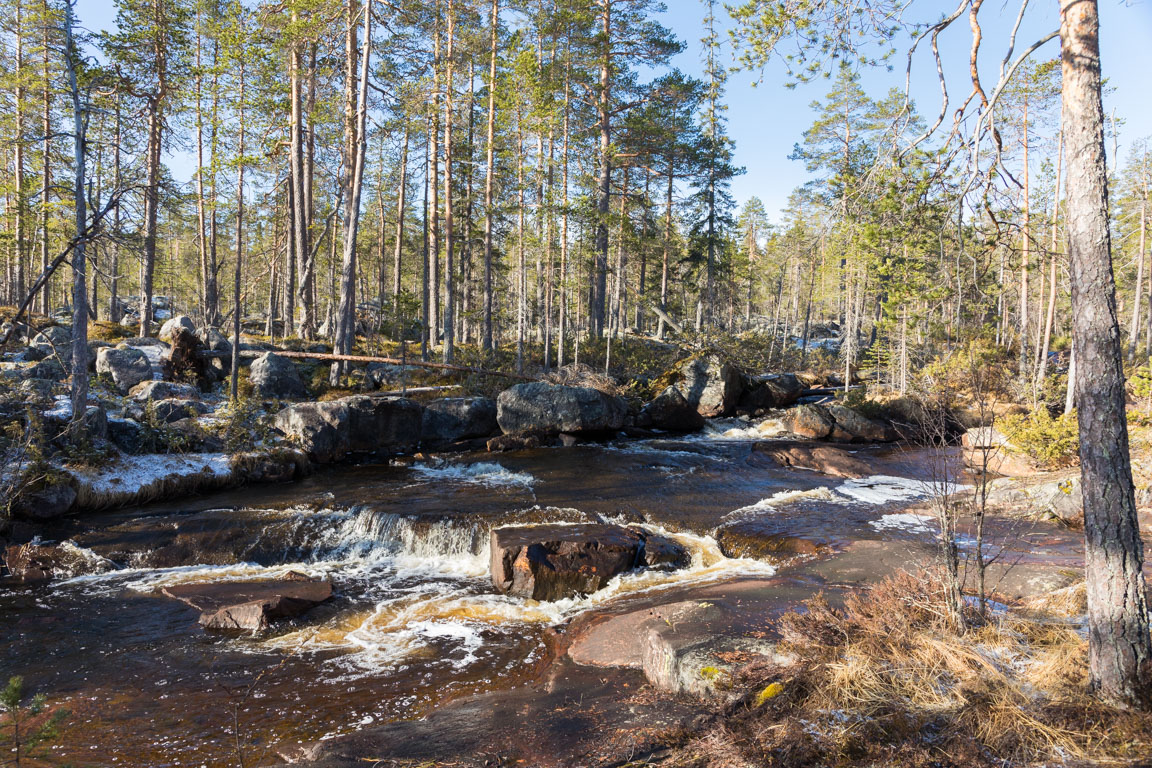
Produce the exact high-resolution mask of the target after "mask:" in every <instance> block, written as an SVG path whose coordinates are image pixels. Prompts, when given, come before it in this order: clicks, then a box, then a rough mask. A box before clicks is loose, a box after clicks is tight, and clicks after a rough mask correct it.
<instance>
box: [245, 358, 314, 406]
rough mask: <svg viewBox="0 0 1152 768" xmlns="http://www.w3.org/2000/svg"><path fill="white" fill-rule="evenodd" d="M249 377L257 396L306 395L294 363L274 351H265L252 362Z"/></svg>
mask: <svg viewBox="0 0 1152 768" xmlns="http://www.w3.org/2000/svg"><path fill="white" fill-rule="evenodd" d="M251 378H252V387H253V389H255V391H256V396H257V397H267V398H275V399H277V400H290V399H299V398H303V397H306V396H307V395H308V390H307V388H306V387H305V386H304V380H303V379H301V378H300V372H299V371H297V370H296V366H295V364H293V362H292V361H291V360H289V359H287V358H284V357H281V356H280V355H277V354H276V353H275V352H266V353H264V354H263V355H261V356H260V357H258V358H256V359H255V360H254V361H253V362H252V368H251Z"/></svg>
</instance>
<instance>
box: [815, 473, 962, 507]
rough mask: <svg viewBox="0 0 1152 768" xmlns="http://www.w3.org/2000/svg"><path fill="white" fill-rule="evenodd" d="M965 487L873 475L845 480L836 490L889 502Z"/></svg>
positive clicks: (856, 497) (866, 499)
mask: <svg viewBox="0 0 1152 768" xmlns="http://www.w3.org/2000/svg"><path fill="white" fill-rule="evenodd" d="M965 488H966V486H961V485H958V484H956V483H954V482H948V483H945V482H939V483H935V482H931V481H927V480H912V479H909V478H907V477H892V476H890V475H871V476H869V477H862V478H859V479H852V480H845V481H844V482H843V483H841V484H840V485H838V486H837V487H836V492H837V493H839V494H842V495H844V496H847V497H848V498H849V499H851V500H853V501H859V502H862V503H864V504H888V503H890V502H894V501H912V500H915V499H924V498H929V497H932V496H937V495H940V494H952V493H956V492H958V491H962V490H964V489H965Z"/></svg>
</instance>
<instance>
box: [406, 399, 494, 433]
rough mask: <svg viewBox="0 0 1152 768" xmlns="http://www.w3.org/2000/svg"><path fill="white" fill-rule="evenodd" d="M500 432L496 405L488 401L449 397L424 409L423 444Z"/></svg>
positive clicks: (421, 428) (436, 401) (427, 405)
mask: <svg viewBox="0 0 1152 768" xmlns="http://www.w3.org/2000/svg"><path fill="white" fill-rule="evenodd" d="M499 431H500V426H499V424H497V422H496V401H495V400H492V399H491V398H487V397H445V398H441V399H439V400H433V401H432V402H430V403H427V404H425V406H424V420H423V422H422V424H421V426H420V442H421V443H429V444H434V443H452V442H456V441H457V440H467V439H468V438H472V437H488V436H489V435H492V434H495V433H497V432H499Z"/></svg>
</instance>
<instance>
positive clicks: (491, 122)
mask: <svg viewBox="0 0 1152 768" xmlns="http://www.w3.org/2000/svg"><path fill="white" fill-rule="evenodd" d="M499 30H500V0H492V20H491V37H490V40H491V43H490V45H489V61H488V134H487V139H486V141H485V145H486V152H487V157H486V159H485V165H484V168H485V171H484V336H483V341H482V346H483V347H484V350H485V351H486V352H490V351H492V299H493V296H492V204H493V201H492V194H493V183H494V182H493V180H494V177H495V173H496V168H495V165H496V162H495V160H496V155H495V145H494V143H493V140H494V138H495V136H496V54H497V51H498V48H497V43H498V34H499Z"/></svg>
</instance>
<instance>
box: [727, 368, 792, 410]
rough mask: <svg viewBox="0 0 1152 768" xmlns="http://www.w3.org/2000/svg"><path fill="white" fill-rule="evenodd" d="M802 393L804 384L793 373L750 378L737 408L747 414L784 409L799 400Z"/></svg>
mask: <svg viewBox="0 0 1152 768" xmlns="http://www.w3.org/2000/svg"><path fill="white" fill-rule="evenodd" d="M803 392H804V383H803V382H802V381H800V379H799V378H798V377H797V376H796V374H794V373H774V374H769V375H767V376H755V377H750V378H749V379H748V381H747V382H746V383H745V385H744V391H743V392H742V393H741V394H740V401H739V403H738V404H737V406H738V408H739V409H740V410H741V411H748V412H749V413H757V412H759V411H769V410H773V409H776V408H784V407H787V406H789V405H792V404H793V403H795V402H796V401H797V400H799V399H800V395H801V394H803Z"/></svg>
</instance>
